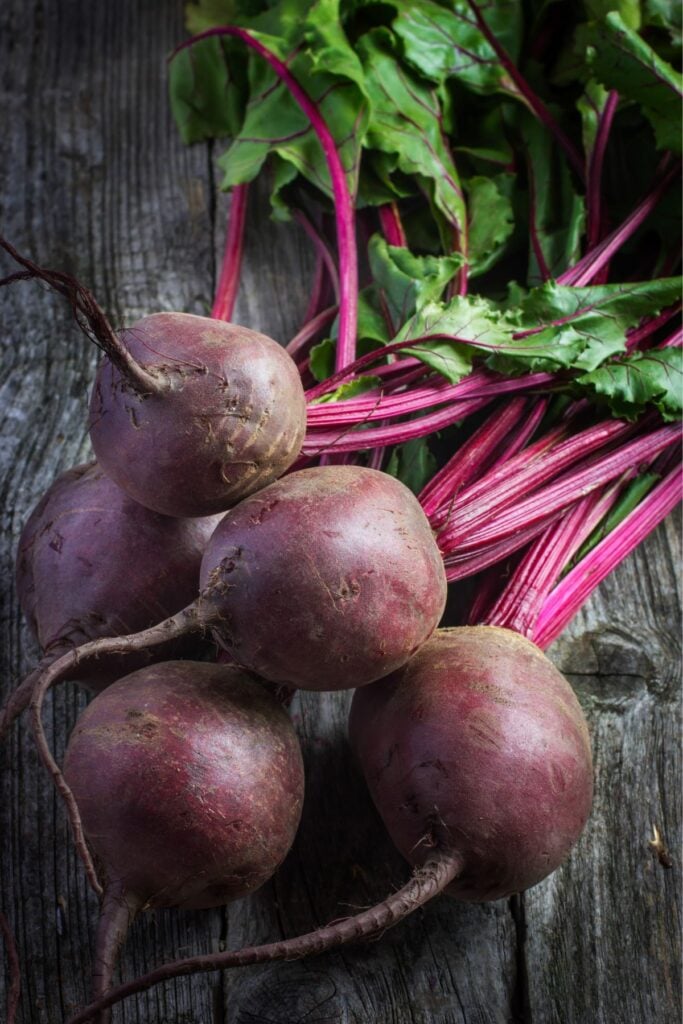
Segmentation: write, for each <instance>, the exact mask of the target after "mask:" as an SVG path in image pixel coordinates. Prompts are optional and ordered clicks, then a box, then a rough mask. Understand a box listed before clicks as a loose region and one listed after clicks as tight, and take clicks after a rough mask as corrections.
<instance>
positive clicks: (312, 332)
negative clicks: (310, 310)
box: [286, 306, 338, 358]
mask: <svg viewBox="0 0 683 1024" xmlns="http://www.w3.org/2000/svg"><path fill="white" fill-rule="evenodd" d="M337 312H338V307H337V306H328V308H327V309H323V310H322V311H321V312H320V313H318V314H317V315H316V316H314V317H313V318H312V319H311V320H309V321H308V322H307V323H305V324H304V325H303V327H302V328H301V330H300V331H299V332H298V334H295V335H294V337H293V338H292V340H291V341H290V342H289V343H288V344H287V346H286V347H287V351H288V352H289V354H290V356H292V358H294V357H295V356H299V355H301V353H302V352H303V351H304V350H305V349H306V348H307V346H308V345H309V344H310V343H311V342H313V341H314V340H315V338H316V335H318V334H319V333H320V332H321V331H323V330H324V329H325V328H326V327H327V326H328V325H329V324H331V323H332V321H333V320H334V318H335V316H336V315H337Z"/></svg>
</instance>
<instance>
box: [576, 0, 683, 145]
mask: <svg viewBox="0 0 683 1024" xmlns="http://www.w3.org/2000/svg"><path fill="white" fill-rule="evenodd" d="M577 42H578V46H579V50H580V52H582V53H585V55H586V60H587V62H588V67H589V68H590V73H591V77H594V78H596V79H598V80H599V81H600V82H601V83H602V84H603V85H605V86H607V87H608V88H610V89H616V90H617V91H618V92H619V93H620V95H622V96H623V97H625V98H628V99H631V100H635V101H636V102H637V103H639V104H640V105H641V107H642V108H643V112H644V114H645V116H646V117H647V118H648V120H649V121H650V123H651V125H652V127H653V128H654V131H655V135H656V138H657V143H658V145H659V146H660V147H661V148H663V149H671V150H674V151H676V152H678V153H680V152H681V100H683V78H681V75H680V74H679V73H678V72H677V71H675V70H674V68H672V67H671V65H670V64H667V62H666V61H665V60H662V58H661V57H659V56H658V55H657V53H656V52H655V51H654V50H653V49H652V47H651V46H649V45H648V44H647V43H646V42H645V40H644V39H642V38H641V36H639V35H638V33H637V32H634V31H633V30H632V29H630V28H629V27H628V25H626V24H625V23H624V21H623V20H622V18H621V17H620V16H619V14H618V13H617V12H616V11H612V12H611V13H610V14H608V15H607V16H606V17H605V18H604V20H601V21H599V22H594V23H592V24H590V25H584V26H582V27H581V28H580V29H579V31H578V33H577Z"/></svg>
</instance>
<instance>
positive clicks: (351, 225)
mask: <svg viewBox="0 0 683 1024" xmlns="http://www.w3.org/2000/svg"><path fill="white" fill-rule="evenodd" d="M212 36H234V37H235V38H236V39H241V40H242V42H243V43H244V44H245V45H246V46H248V47H250V48H251V49H252V50H254V51H255V52H256V53H258V54H259V56H260V57H263V59H264V60H266V61H267V62H268V63H269V64H270V66H271V67H272V69H273V70H274V71H275V74H276V75H277V76H278V78H279V79H280V80H281V81H282V82H284V84H285V85H286V87H287V89H288V90H289V92H290V93H291V95H292V96H293V97H294V99H295V100H296V102H297V103H298V104H299V106H300V107H301V109H302V110H303V112H304V114H305V115H306V117H307V118H308V120H309V121H310V122H311V127H312V128H313V131H314V132H315V134H316V135H317V136H318V140H319V141H320V145H321V146H322V148H323V152H324V153H325V159H326V161H327V167H328V170H329V172H330V179H331V182H332V192H333V194H334V209H335V220H336V226H337V248H338V252H339V271H340V273H339V290H340V302H339V306H340V314H339V338H338V340H337V352H336V367H337V370H341V369H342V368H343V367H345V366H347V365H348V364H349V363H352V362H353V360H354V356H355V352H356V328H357V320H358V254H357V252H356V221H355V216H354V205H353V201H352V199H351V193H350V192H349V187H348V183H347V181H346V174H345V172H344V168H343V166H342V162H341V158H340V156H339V153H338V151H337V146H336V143H335V141H334V137H333V135H332V133H331V131H330V129H329V128H328V126H327V124H326V122H325V120H324V118H323V117H322V115H321V113H320V111H319V109H318V106H317V104H316V103H314V101H313V100H312V99H311V98H310V96H309V95H308V93H307V92H305V90H304V89H302V87H301V86H300V85H299V83H298V81H297V80H296V78H295V77H294V75H293V74H292V72H291V71H290V70H289V68H288V67H287V65H286V64H284V63H283V62H282V61H281V60H280V59H279V57H276V56H275V54H274V53H272V51H271V50H269V49H268V48H267V47H266V46H264V45H263V43H262V42H260V40H259V39H257V38H256V37H255V36H253V35H252V34H251V32H248V31H247V30H246V29H243V28H238V27H237V26H236V25H223V26H219V27H216V28H209V29H207V30H206V31H205V32H200V33H199V34H198V35H195V36H192V37H191V38H190V39H186V40H185V41H184V42H183V43H181V44H180V46H178V47H177V48H176V50H175V51H174V52H173V54H172V55H171V59H173V57H174V56H175V55H176V54H177V53H180V51H181V50H184V49H186V48H187V47H188V46H193V45H194V44H195V43H197V42H199V41H200V40H201V39H209V38H211V37H212Z"/></svg>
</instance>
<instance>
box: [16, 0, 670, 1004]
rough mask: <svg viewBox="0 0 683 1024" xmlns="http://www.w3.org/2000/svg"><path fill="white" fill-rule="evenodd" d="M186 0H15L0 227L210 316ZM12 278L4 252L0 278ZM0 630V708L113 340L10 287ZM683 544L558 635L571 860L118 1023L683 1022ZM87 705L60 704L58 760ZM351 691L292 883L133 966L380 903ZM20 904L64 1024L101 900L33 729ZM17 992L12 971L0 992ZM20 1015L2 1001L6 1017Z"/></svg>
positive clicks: (38, 296) (264, 246) (109, 303)
mask: <svg viewBox="0 0 683 1024" xmlns="http://www.w3.org/2000/svg"><path fill="white" fill-rule="evenodd" d="M182 36H183V27H182V11H181V5H180V3H171V4H169V3H161V2H159V0H156V2H153V0H121V2H117V3H116V4H113V3H106V2H104V0H97V2H92V0H91V2H88V0H61V2H60V0H4V3H3V4H2V5H0V109H1V110H2V121H3V146H2V150H1V151H0V215H1V216H0V223H1V224H2V233H3V234H5V235H6V236H7V237H9V238H10V239H11V240H12V241H13V242H14V243H15V244H16V245H17V246H18V247H19V248H21V249H23V250H25V251H26V252H28V253H30V254H31V255H32V256H33V257H34V258H36V259H38V260H42V261H44V262H45V263H46V264H47V265H50V266H54V267H61V268H63V269H68V270H70V271H72V272H73V273H75V274H76V275H77V276H79V277H80V278H81V279H82V280H83V281H84V282H85V283H87V284H88V285H90V286H91V287H92V288H93V290H94V291H95V293H96V294H97V296H98V297H99V298H100V301H101V302H102V304H103V305H104V306H105V308H106V309H107V310H108V311H109V313H110V315H111V316H112V318H113V320H114V321H115V322H116V323H118V324H124V323H130V322H131V321H132V320H134V319H135V318H136V317H137V316H139V315H141V314H143V313H147V312H151V311H154V310H162V309H182V310H185V311H188V312H206V311H208V309H209V306H210V302H211V297H212V288H213V283H214V280H215V273H216V265H217V260H218V259H219V258H220V252H221V249H222V242H223V231H224V218H225V213H226V209H227V200H225V198H223V197H219V198H216V196H215V179H214V174H213V169H212V159H213V156H214V155H215V154H212V151H211V147H209V146H201V147H195V148H193V149H186V148H184V147H183V146H182V145H181V144H180V142H179V140H178V138H177V135H176V132H175V129H174V126H173V124H172V122H171V118H170V115H169V111H168V106H167V102H166V91H165V66H164V57H165V54H166V53H167V52H168V51H169V50H170V49H171V48H172V46H173V45H174V44H175V43H176V42H177V41H178V40H179V39H180V38H182ZM266 206H267V204H266V201H265V197H264V195H263V194H262V193H261V194H259V193H254V194H253V195H252V197H251V202H250V210H249V221H248V234H247V248H246V262H245V273H244V287H243V289H242V291H241V292H240V295H239V301H238V306H237V311H236V317H235V318H236V319H237V320H241V321H242V322H245V323H248V324H249V326H252V327H254V328H257V329H259V330H263V331H265V332H266V333H269V334H272V335H273V336H274V337H276V338H278V339H280V340H283V341H284V340H286V339H287V338H288V337H289V336H290V335H291V334H292V333H293V332H294V330H295V329H296V327H297V326H298V322H299V319H300V317H301V315H302V312H303V310H304V308H305V304H306V291H307V287H308V282H309V280H310V278H311V273H312V261H311V257H310V253H309V250H308V247H307V243H306V241H305V239H304V238H302V237H301V236H300V234H299V233H298V232H297V231H296V230H295V229H293V228H286V227H285V228H283V227H276V226H274V225H273V224H272V223H271V222H270V221H269V220H268V216H267V209H266ZM6 267H7V269H8V270H9V266H8V263H7V261H3V262H2V264H1V265H0V272H4V271H5V268H6ZM0 323H1V324H2V331H1V334H0V337H1V340H2V348H3V355H2V365H1V367H0V495H1V498H2V533H1V536H0V546H1V550H0V592H1V596H0V636H1V644H2V651H1V656H2V670H1V674H0V691H1V692H0V697H2V699H4V698H5V697H6V695H7V693H8V692H9V690H10V688H11V687H12V686H13V685H14V684H15V683H16V681H18V680H19V679H20V678H21V676H22V674H23V673H24V672H26V671H28V669H29V668H30V667H32V665H33V663H34V660H35V657H36V649H35V645H34V644H33V643H32V641H31V639H30V637H29V636H28V633H27V631H26V628H25V626H24V624H23V623H22V621H21V617H20V614H19V610H18V606H17V602H16V594H15V591H14V584H13V567H12V562H13V557H14V551H15V547H16V540H17V537H18V534H19V531H20V529H21V525H22V523H23V522H24V520H25V518H26V516H27V514H28V511H29V510H30V508H31V507H32V506H33V504H34V503H35V501H36V500H37V498H38V496H39V495H40V494H41V492H42V491H43V490H44V489H45V488H46V487H47V486H48V484H49V483H50V482H51V481H52V480H53V479H54V477H55V476H56V475H57V473H58V472H60V471H61V470H62V469H64V468H66V467H68V466H70V465H73V464H74V463H76V462H78V461H81V460H82V459H83V458H84V457H85V456H86V454H87V453H88V447H87V437H86V430H85V412H86V403H87V394H88V389H89V382H90V381H91V380H92V376H93V370H94V366H95V364H96V361H97V354H96V352H95V351H94V350H92V347H89V346H88V344H87V343H86V342H85V341H84V340H83V338H82V337H81V336H80V335H79V334H78V332H77V331H76V330H75V329H74V327H73V325H72V323H71V320H70V314H69V312H68V310H67V309H66V308H65V307H64V306H63V305H62V304H61V303H60V301H59V300H58V299H57V298H55V297H54V296H52V295H50V294H48V293H47V292H46V291H45V289H43V288H42V287H39V286H36V285H32V284H21V285H16V286H14V287H13V288H12V289H11V290H10V289H6V290H5V293H4V294H3V295H1V296H0ZM679 558H680V550H679V546H678V532H677V531H676V530H675V528H674V526H673V525H671V524H668V525H667V526H666V527H665V528H662V529H661V530H660V531H658V533H657V534H656V536H654V537H653V538H651V539H650V541H649V542H648V543H647V544H646V545H645V546H644V547H643V549H642V551H641V552H639V553H638V554H637V555H636V556H635V557H633V558H631V559H630V560H629V561H628V563H626V564H625V565H624V566H623V567H622V568H621V569H620V571H619V572H618V573H617V574H616V575H615V576H614V577H613V579H611V580H609V581H607V582H606V583H605V584H604V585H603V586H602V587H601V588H600V590H599V592H598V594H597V595H596V596H595V598H594V599H593V601H592V602H591V603H590V604H589V606H588V607H587V608H586V609H585V610H584V611H583V612H582V613H581V615H580V616H579V617H578V619H577V620H576V621H575V623H573V625H572V627H571V628H570V630H568V631H567V634H566V635H565V637H564V638H563V639H562V640H561V641H560V642H558V644H556V645H555V649H554V652H553V655H554V657H555V659H556V660H557V662H558V664H559V665H560V666H561V667H562V668H563V670H564V671H566V672H567V673H568V674H569V676H570V678H571V679H572V681H573V682H574V683H575V685H576V686H577V689H578V692H579V694H580V696H581V699H582V701H583V703H584V706H585V707H586V709H587V711H588V713H589V717H590V721H591V727H592V730H593V739H594V744H595V753H596V780H597V797H596V806H595V811H594V814H593V817H592V819H591V823H590V826H589V829H588V830H587V832H586V834H585V836H584V838H583V840H582V842H581V843H580V845H579V847H578V848H577V850H576V851H575V853H574V854H573V855H572V857H571V859H570V861H569V863H568V864H567V865H566V866H565V867H564V868H563V869H562V870H560V871H559V872H557V873H556V874H555V875H554V876H553V877H552V878H551V879H549V880H548V881H547V882H546V883H544V884H542V885H541V886H539V887H537V888H536V889H534V890H532V891H531V892H530V893H528V894H526V895H525V896H524V897H521V898H519V899H517V900H515V901H511V902H510V903H509V904H508V903H506V902H502V903H499V904H494V905H490V906H480V907H476V906H462V905H457V904H455V903H453V902H452V901H448V900H445V899H442V900H438V901H436V902H435V903H434V904H433V905H431V906H430V907H428V908H426V909H425V910H424V911H421V912H419V913H418V914H417V915H416V916H415V917H414V918H413V919H412V920H410V921H408V922H405V923H404V924H403V925H402V926H400V927H399V928H397V929H395V930H394V931H393V932H389V933H387V934H386V935H385V936H384V937H383V938H382V939H381V941H379V942H376V943H372V944H370V945H368V946H365V947H362V948H355V949H348V950H344V951H342V952H339V953H335V954H331V955H328V956H325V957H321V958H318V959H316V960H312V961H309V962H305V963H286V964H276V965H269V966H265V967H263V968H260V969H250V968H245V969H242V970H240V971H234V972H225V973H224V975H222V976H220V975H217V974H214V975H205V976H200V977H196V978H192V979H183V980H178V981H176V982H175V983H170V984H168V985H167V986H165V987H163V988H161V989H158V990H155V991H153V992H150V993H148V994H146V995H143V996H140V997H138V998H137V999H135V1000H132V1001H130V1002H129V1003H127V1004H125V1005H124V1006H123V1007H120V1008H118V1009H117V1011H115V1014H114V1021H115V1022H116V1024H124V1022H125V1024H163V1022H166V1024H176V1022H178V1024H180V1022H182V1024H228V1022H229V1024H303V1022H305V1024H376V1022H377V1024H404V1022H405V1024H489V1022H490V1024H507V1022H520V1024H521V1022H531V1021H533V1022H534V1024H546V1022H547V1024H555V1022H561V1024H592V1022H594V1021H595V1022H601V1024H602V1022H604V1024H621V1022H624V1024H631V1022H633V1024H641V1022H650V1021H652V1022H654V1021H665V1020H666V1021H668V1020H677V1019H679V1018H680V985H679V969H678V965H679V949H678V935H679V928H678V920H679V909H680V897H679V892H680V888H679V871H678V864H676V866H675V868H674V869H673V870H667V869H665V868H663V867H661V866H660V865H659V864H658V862H657V861H656V860H655V858H654V857H653V856H652V854H651V852H650V850H649V849H648V845H647V841H648V838H649V837H650V832H651V825H652V823H653V822H656V823H657V825H658V826H659V828H660V830H661V831H662V832H663V834H664V835H665V836H666V838H667V839H668V842H669V844H670V845H671V847H672V851H673V852H674V856H675V857H676V860H677V861H678V857H677V850H676V847H677V846H678V837H679V833H680V804H679V800H678V795H677V788H678V782H679V779H680V774H679V764H678V751H679V743H678V740H677V737H678V732H679V664H680V659H679V649H678V648H679V644H678V622H679V617H680V616H679V612H680V608H679V598H678V591H677V573H676V566H677V565H679V564H680V562H679ZM84 702H85V699H84V697H83V696H82V695H80V694H79V693H78V692H77V690H76V689H75V688H72V687H69V686H65V687H63V688H62V689H61V690H60V691H59V692H58V693H56V694H55V696H54V699H53V700H51V701H50V704H49V707H48V710H47V712H46V720H47V723H48V726H49V729H50V736H51V738H52V741H53V744H54V747H55V750H56V751H57V754H58V756H59V757H61V756H62V755H63V751H64V745H65V740H66V737H67V735H68V732H69V730H70V729H71V727H72V725H73V722H74V720H75V718H76V715H77V714H78V711H79V709H80V708H82V707H83V705H84ZM347 705H348V696H346V695H344V694H331V695H325V696H322V697H321V696H319V695H316V694H308V695H302V696H299V697H297V698H296V701H295V704H294V705H293V714H294V716H295V720H296V724H297V728H298V731H299V734H300V736H301V739H302V743H303V746H304V751H305V758H306V772H307V796H306V806H305V811H304V818H303V822H302V826H301V831H300V834H299V836H298V839H297V842H296V845H295V847H294V849H293V851H292V853H291V855H290V856H289V857H288V859H287V861H286V862H285V864H284V865H283V867H282V869H281V871H280V872H279V873H278V875H277V877H276V878H275V879H274V880H273V881H272V882H271V883H270V884H268V885H267V886H265V887H264V889H263V890H261V892H259V893H257V894H255V895H254V896H253V897H251V898H250V899H248V900H243V901H240V902H239V903H236V904H234V905H232V906H231V907H230V908H229V909H228V910H227V911H213V912H202V913H174V912H171V911H167V912H163V913H156V914H153V915H152V914H147V915H144V916H143V917H142V918H141V919H140V920H139V921H138V922H137V923H136V925H135V926H134V928H133V931H132V934H131V937H130V941H129V943H128V945H127V948H126V951H125V955H124V957H123V960H122V964H121V971H122V974H123V975H124V976H126V977H130V976H132V975H134V974H137V973H139V972H141V971H144V970H145V969H147V968H149V967H151V966H152V965H153V964H156V963H159V962H160V961H162V960H163V959H167V958H171V957H172V956H174V955H177V954H180V953H185V952H188V951H190V950H209V949H211V950H215V949H218V948H221V947H222V946H225V947H238V946H240V945H242V944H244V943H245V942H256V941H261V940H272V939H276V938H280V937H282V936H286V935H293V934H296V933H299V932H302V931H305V930H308V929H310V928H311V927H314V926H315V925H316V924H319V923H323V922H325V921H327V920H329V919H331V918H334V917H339V916H342V915H344V914H347V913H349V912H351V911H352V910H353V908H354V907H358V906H365V905H368V904H369V903H370V902H372V901H374V900H376V899H379V898H381V897H383V896H384V895H385V894H386V892H387V891H388V890H390V889H391V888H394V887H396V886H398V885H399V884H401V882H402V881H403V880H404V878H405V877H406V874H407V870H406V867H405V865H404V864H403V863H402V862H401V859H400V858H399V857H398V855H397V854H396V853H395V852H394V851H393V850H392V848H391V845H390V843H389V842H388V840H387V839H386V837H385V835H384V833H383V829H382V827H381V825H380V823H379V821H378V819H377V816H376V815H375V813H374V811H373V809H372V807H371V805H370V802H369V799H368V796H367V794H366V792H365V788H364V785H363V782H362V779H361V777H360V775H359V772H358V770H357V768H356V766H355V765H354V764H353V762H352V759H351V757H350V755H349V750H348V747H347V744H346V738H345V715H346V708H347ZM0 815H1V818H0V904H1V906H2V909H3V910H4V911H5V913H6V914H7V916H8V917H9V919H10V922H11V924H12V927H13V929H14V931H15V934H16V936H17V941H18V944H19V951H20V956H21V962H22V981H23V996H22V1002H21V1008H20V1014H19V1022H20V1024H60V1022H61V1021H63V1020H64V1018H65V1015H67V1014H68V1012H69V1010H71V1009H74V1008H75V1007H76V1006H78V1005H80V1004H81V1003H82V1002H83V1001H84V999H85V998H86V992H87V977H88V970H89V958H90V950H91V948H92V940H93V924H94V920H95V913H96V901H95V900H94V899H93V898H92V896H90V895H89V894H88V893H87V891H86V886H85V882H84V878H83V874H82V872H81V870H80V868H79V867H78V865H77V864H76V861H75V858H74V855H73V852H72V850H71V845H70V840H69V836H68V834H67V828H66V824H65V819H64V815H63V813H62V811H61V808H60V807H59V806H58V805H57V802H56V800H55V798H54V795H53V792H52V789H51V786H50V784H49V783H48V782H47V780H46V779H45V777H44V775H43V772H42V771H41V770H40V768H39V766H38V763H37V758H36V756H35V753H34V751H33V747H32V742H31V739H30V737H29V735H28V732H27V729H26V726H25V723H23V724H22V726H20V727H16V728H15V729H14V730H13V732H12V735H11V737H10V740H9V742H8V744H7V745H6V746H5V747H4V749H3V750H2V751H0ZM4 992H5V980H4V977H3V972H2V970H0V1007H2V1006H3V999H4ZM0 1019H2V1009H0Z"/></svg>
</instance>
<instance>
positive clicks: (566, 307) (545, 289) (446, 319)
mask: <svg viewBox="0 0 683 1024" xmlns="http://www.w3.org/2000/svg"><path fill="white" fill-rule="evenodd" d="M680 291H681V281H680V278H669V279H664V280H661V281H646V282H643V283H637V284H625V285H596V286H591V287H586V288H570V287H565V286H561V285H557V284H555V283H554V282H547V283H546V284H544V285H542V286H540V287H538V288H534V289H532V290H531V291H530V292H529V293H528V294H527V295H526V296H524V297H523V298H522V300H521V302H520V304H519V305H518V306H516V307H514V308H511V309H507V310H506V311H505V312H504V313H503V312H500V311H499V310H497V309H496V308H495V307H494V306H493V305H492V304H491V303H490V302H487V301H486V300H485V299H482V298H480V297H477V296H467V297H464V296H457V297H456V298H454V299H451V301H450V302H448V303H446V304H442V303H431V304H430V305H428V306H426V307H425V308H424V309H423V310H422V311H421V312H420V313H418V314H417V315H416V316H414V317H412V318H411V319H410V320H409V321H408V322H407V323H406V324H405V325H404V326H403V328H402V329H401V331H400V332H399V334H398V336H397V340H403V339H409V338H419V337H423V336H425V335H434V334H443V335H447V336H450V335H452V336H453V337H457V338H458V342H455V343H454V342H451V341H448V340H443V341H442V340H441V339H438V340H435V341H430V342H428V343H427V344H425V345H420V346H416V347H415V349H414V350H412V349H411V354H412V355H415V356H418V358H420V359H422V360H423V361H424V362H426V363H428V364H429V365H430V366H433V367H434V369H436V370H439V372H441V373H443V374H444V376H446V377H448V379H449V380H452V381H457V380H459V379H460V377H461V376H462V375H463V372H462V370H463V365H467V366H469V364H470V363H471V361H472V358H473V356H474V354H475V351H476V350H480V352H481V354H482V355H484V356H487V357H488V358H487V360H486V361H487V365H488V366H490V367H491V369H494V370H498V371H499V372H500V373H503V374H507V375H512V376H516V375H519V374H520V373H526V372H529V371H531V372H535V371H549V372H554V371H557V370H563V369H568V370H569V369H574V370H584V371H588V372H590V371H592V370H595V369H596V368H597V367H598V366H600V365H601V364H602V363H604V362H606V361H607V360H608V359H610V358H612V357H613V356H615V355H617V354H619V353H622V352H623V351H624V348H625V340H626V331H627V330H628V329H629V328H630V327H634V326H636V325H637V324H638V323H640V321H641V320H642V319H643V317H646V316H654V315H656V314H657V313H658V312H659V311H661V310H662V309H664V308H666V307H668V306H671V305H674V304H675V303H676V302H678V301H679V298H680ZM526 331H532V332H533V333H530V334H528V335H526V336H522V337H515V335H519V334H522V335H524V332H526ZM435 356H436V358H435ZM449 357H450V358H449ZM458 360H461V361H460V362H458Z"/></svg>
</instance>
